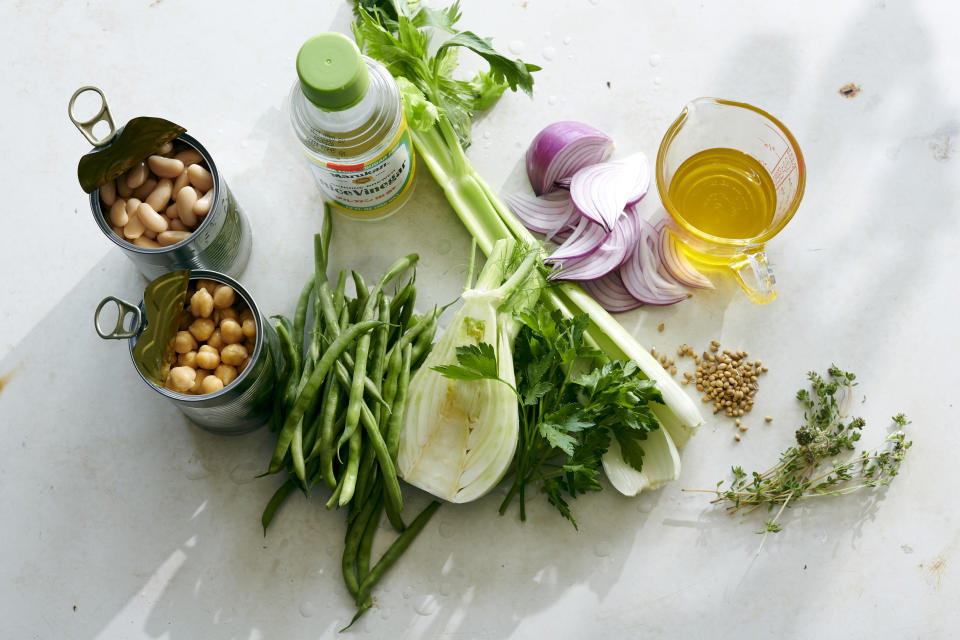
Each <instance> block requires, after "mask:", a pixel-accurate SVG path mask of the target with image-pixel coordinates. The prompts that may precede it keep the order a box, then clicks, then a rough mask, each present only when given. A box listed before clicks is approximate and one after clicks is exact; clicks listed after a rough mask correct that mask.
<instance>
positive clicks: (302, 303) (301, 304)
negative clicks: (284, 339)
mask: <svg viewBox="0 0 960 640" xmlns="http://www.w3.org/2000/svg"><path fill="white" fill-rule="evenodd" d="M314 277H315V276H314V274H310V277H309V278H307V282H306V283H305V284H304V285H303V289H301V290H300V297H299V298H298V299H297V308H296V311H294V314H293V335H292V336H291V337H293V338H296V342H295V343H294V345H293V346H294V348H295V349H296V350H297V356H298V358H297V361H298V362H299V361H300V360H301V359H302V358H303V331H304V327H305V325H306V323H307V306H308V305H309V304H310V293H311V292H312V291H313V281H314Z"/></svg>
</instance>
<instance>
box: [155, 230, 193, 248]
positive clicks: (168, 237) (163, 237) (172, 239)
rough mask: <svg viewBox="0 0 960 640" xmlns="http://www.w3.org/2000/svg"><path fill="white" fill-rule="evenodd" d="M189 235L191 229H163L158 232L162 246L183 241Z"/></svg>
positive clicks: (158, 238)
mask: <svg viewBox="0 0 960 640" xmlns="http://www.w3.org/2000/svg"><path fill="white" fill-rule="evenodd" d="M189 237H190V232H189V231H161V232H160V233H158V234H157V242H159V243H160V245H161V246H164V247H169V246H170V245H173V244H177V243H178V242H183V241H184V240H186V239H187V238H189Z"/></svg>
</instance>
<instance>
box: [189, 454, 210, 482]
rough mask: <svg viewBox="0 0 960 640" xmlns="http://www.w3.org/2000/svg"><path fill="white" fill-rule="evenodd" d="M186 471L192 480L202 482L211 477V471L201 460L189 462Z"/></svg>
mask: <svg viewBox="0 0 960 640" xmlns="http://www.w3.org/2000/svg"><path fill="white" fill-rule="evenodd" d="M184 471H185V473H186V476H187V478H189V479H190V480H200V479H201V478H207V477H209V476H210V469H207V467H206V465H204V464H203V462H202V461H201V460H195V459H193V458H191V459H190V460H188V461H187V464H186V468H185V470H184Z"/></svg>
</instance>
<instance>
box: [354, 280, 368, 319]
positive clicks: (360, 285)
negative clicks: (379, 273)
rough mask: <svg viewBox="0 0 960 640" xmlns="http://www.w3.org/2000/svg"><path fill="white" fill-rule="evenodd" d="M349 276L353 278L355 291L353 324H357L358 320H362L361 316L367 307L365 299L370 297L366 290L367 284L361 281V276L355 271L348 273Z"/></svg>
mask: <svg viewBox="0 0 960 640" xmlns="http://www.w3.org/2000/svg"><path fill="white" fill-rule="evenodd" d="M350 275H351V276H352V277H353V286H354V288H355V289H356V290H357V297H356V304H357V307H356V309H355V310H354V312H353V313H354V315H353V317H354V322H359V319H360V318H363V316H362V315H360V314H362V313H363V311H364V309H365V308H366V306H367V299H368V298H369V297H370V290H369V289H367V283H366V281H365V280H364V279H363V276H362V275H360V273H358V272H357V271H352V270H351V271H350Z"/></svg>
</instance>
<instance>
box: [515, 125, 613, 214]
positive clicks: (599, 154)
mask: <svg viewBox="0 0 960 640" xmlns="http://www.w3.org/2000/svg"><path fill="white" fill-rule="evenodd" d="M612 149H613V140H611V139H610V137H609V136H607V135H606V134H605V133H603V132H602V131H599V130H597V129H594V128H593V127H591V126H590V125H587V124H583V123H582V122H572V121H562V122H554V123H553V124H550V125H547V126H546V127H545V128H544V129H543V130H542V131H540V133H538V134H537V135H536V137H534V139H533V142H531V143H530V148H529V149H527V176H528V177H529V178H530V184H531V185H532V186H533V192H534V193H536V194H537V195H538V196H539V195H541V194H543V193H546V192H548V191H553V190H554V189H555V188H556V187H555V186H554V183H555V182H556V181H557V180H560V179H562V178H568V177H570V176H572V175H573V174H574V173H576V171H577V170H578V169H580V168H582V167H585V166H587V165H591V164H595V163H597V162H602V161H603V160H604V159H605V158H606V157H607V156H608V155H610V151H611V150H612Z"/></svg>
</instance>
